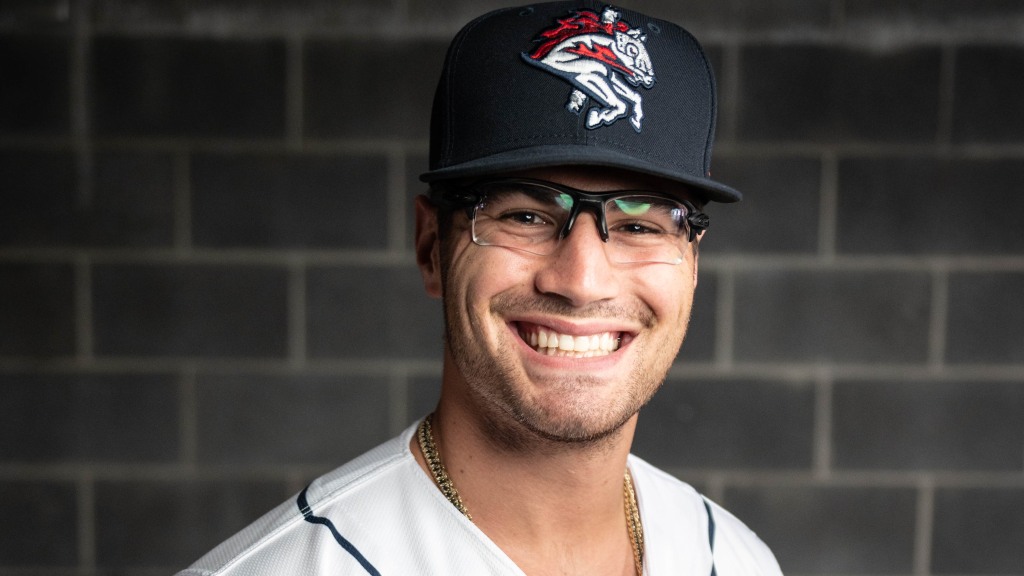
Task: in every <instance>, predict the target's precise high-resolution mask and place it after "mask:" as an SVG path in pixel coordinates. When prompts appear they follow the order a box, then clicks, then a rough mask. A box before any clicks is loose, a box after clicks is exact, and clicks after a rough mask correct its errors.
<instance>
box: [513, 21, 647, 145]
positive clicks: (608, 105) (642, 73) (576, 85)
mask: <svg viewBox="0 0 1024 576" xmlns="http://www.w3.org/2000/svg"><path fill="white" fill-rule="evenodd" d="M621 16H622V14H621V13H620V12H618V11H617V10H615V9H614V8H612V7H606V8H605V9H604V10H603V11H602V13H601V16H600V17H598V15H597V14H596V13H594V12H591V11H585V10H583V11H578V12H576V13H575V14H574V15H572V16H570V17H568V18H564V19H561V20H558V25H557V26H555V27H553V28H550V29H548V30H545V31H544V32H542V33H541V34H540V37H539V38H538V39H537V42H540V45H539V46H538V47H537V48H536V49H535V50H534V51H533V52H531V53H529V54H527V53H525V52H524V53H523V54H522V56H523V59H524V60H525V61H526V62H528V63H530V64H532V65H534V66H537V67H538V68H540V69H541V70H545V71H547V72H550V73H551V74H554V75H556V76H558V77H560V78H563V79H565V80H566V81H567V82H569V83H570V84H571V85H572V86H573V90H572V92H571V93H570V94H569V101H568V103H567V104H566V108H567V109H568V110H569V111H571V112H573V113H574V114H580V113H581V112H582V111H583V109H584V107H585V106H586V104H587V100H588V99H590V100H592V101H593V102H594V103H595V105H594V106H592V107H591V108H590V109H589V110H587V114H586V126H587V128H591V129H593V128H598V127H600V126H609V125H611V124H613V123H615V121H616V120H619V119H620V118H624V117H626V116H629V123H630V124H632V125H633V129H634V130H636V131H637V132H640V128H641V125H642V122H643V118H644V112H643V97H642V94H641V93H640V92H639V91H638V90H636V88H638V87H640V86H643V87H644V88H645V89H650V88H651V87H652V86H654V68H653V67H652V66H651V57H650V55H649V54H648V53H647V47H646V45H645V42H646V41H647V36H646V35H645V34H643V33H642V32H641V31H640V30H639V29H638V28H631V27H630V25H629V24H628V23H626V22H623V21H622V20H621V19H620V18H621Z"/></svg>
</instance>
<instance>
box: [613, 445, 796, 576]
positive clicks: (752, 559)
mask: <svg viewBox="0 0 1024 576" xmlns="http://www.w3.org/2000/svg"><path fill="white" fill-rule="evenodd" d="M629 468H630V471H631V473H632V474H633V478H634V481H635V483H636V485H637V490H638V497H639V498H640V500H641V517H642V518H643V521H644V525H645V528H646V527H647V526H648V525H650V527H651V529H652V531H654V532H655V533H652V534H649V535H645V537H646V538H647V540H648V542H649V543H650V545H651V546H650V548H649V550H648V552H649V553H651V554H652V558H653V557H656V558H659V561H664V562H671V563H672V565H673V566H674V567H675V566H680V565H682V563H685V564H686V571H687V572H689V571H692V572H693V573H700V574H709V573H711V572H710V569H711V567H712V566H713V567H714V569H715V573H716V574H717V575H718V576H741V575H742V576H760V575H764V576H779V575H781V571H780V569H779V565H778V562H777V561H776V560H775V556H774V555H773V554H772V552H771V550H770V549H769V548H768V546H767V545H766V544H765V543H764V542H763V541H762V540H761V539H760V538H759V537H758V536H757V534H755V533H754V532H753V531H752V530H751V529H750V528H748V527H747V526H746V525H745V524H744V523H743V522H742V521H740V520H739V519H738V518H737V517H736V516H734V515H733V514H732V513H730V512H729V511H727V510H726V509H724V508H723V507H721V506H720V505H718V504H716V503H715V502H712V501H711V500H709V499H707V498H706V497H705V496H703V495H702V494H700V493H699V492H698V491H697V490H696V489H694V488H693V487H692V486H690V485H689V484H687V483H685V482H683V481H682V480H679V479H678V478H676V477H674V476H672V475H670V474H668V473H667V472H664V471H662V470H660V469H658V468H656V467H654V466H652V465H651V464H649V463H647V462H645V461H644V460H642V459H640V458H637V457H636V456H630V460H629ZM644 514H646V515H647V516H644ZM663 548H670V549H672V551H673V552H672V554H673V555H675V554H677V553H678V556H679V558H671V559H669V558H665V557H663V553H662V552H661V549H663ZM683 551H685V552H683ZM656 552H657V553H656ZM681 572H683V571H682V570H678V571H677V572H676V573H681Z"/></svg>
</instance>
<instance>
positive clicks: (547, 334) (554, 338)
mask: <svg viewBox="0 0 1024 576" xmlns="http://www.w3.org/2000/svg"><path fill="white" fill-rule="evenodd" d="M517 332H518V333H519V337H520V338H522V340H523V342H526V344H528V345H529V346H530V348H533V350H534V351H536V352H538V353H540V354H543V355H545V356H560V357H567V358H593V357H596V356H607V355H609V354H611V353H612V352H615V351H616V350H618V349H619V347H620V346H621V345H622V340H623V337H624V336H625V333H623V332H598V333H595V334H562V333H560V332H555V331H554V330H552V329H550V328H545V327H543V326H538V325H536V324H526V323H522V322H520V323H517Z"/></svg>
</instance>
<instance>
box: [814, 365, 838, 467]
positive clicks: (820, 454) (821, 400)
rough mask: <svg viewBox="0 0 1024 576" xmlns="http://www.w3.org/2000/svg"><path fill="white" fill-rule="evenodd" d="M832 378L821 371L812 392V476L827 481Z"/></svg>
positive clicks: (830, 463)
mask: <svg viewBox="0 0 1024 576" xmlns="http://www.w3.org/2000/svg"><path fill="white" fill-rule="evenodd" d="M833 383H834V382H833V378H832V375H831V374H829V373H826V372H825V371H822V373H821V374H819V375H818V377H817V378H816V379H815V384H814V390H815V398H814V431H813V434H814V438H813V439H812V440H811V445H812V447H813V448H812V449H813V450H814V455H813V463H812V468H813V470H814V476H815V477H816V478H820V479H827V478H829V477H830V475H831V471H832V452H833V447H832V428H833V416H834V413H833V410H832V406H833Z"/></svg>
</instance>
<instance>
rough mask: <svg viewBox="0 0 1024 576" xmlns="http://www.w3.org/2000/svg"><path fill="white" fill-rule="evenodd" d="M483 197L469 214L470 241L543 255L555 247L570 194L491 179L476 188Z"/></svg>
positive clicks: (571, 203)
mask: <svg viewBox="0 0 1024 576" xmlns="http://www.w3.org/2000/svg"><path fill="white" fill-rule="evenodd" d="M478 191H479V192H481V193H482V194H483V195H484V200H483V201H482V202H480V204H478V205H477V206H476V209H475V211H474V216H473V241H474V242H476V243H477V244H479V245H481V246H504V247H506V248H515V249H518V250H525V251H527V252H531V253H533V254H541V255H547V254H552V253H553V252H554V251H555V247H556V246H557V244H558V241H557V237H558V231H559V230H561V229H562V226H563V225H564V224H565V220H566V218H568V216H569V212H570V211H571V210H572V206H573V203H574V200H573V198H572V196H570V195H569V194H566V193H564V192H561V191H559V190H555V189H554V188H547V187H545V186H541V185H537V184H531V183H527V182H493V183H489V184H486V185H483V186H480V187H479V189H478Z"/></svg>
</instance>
